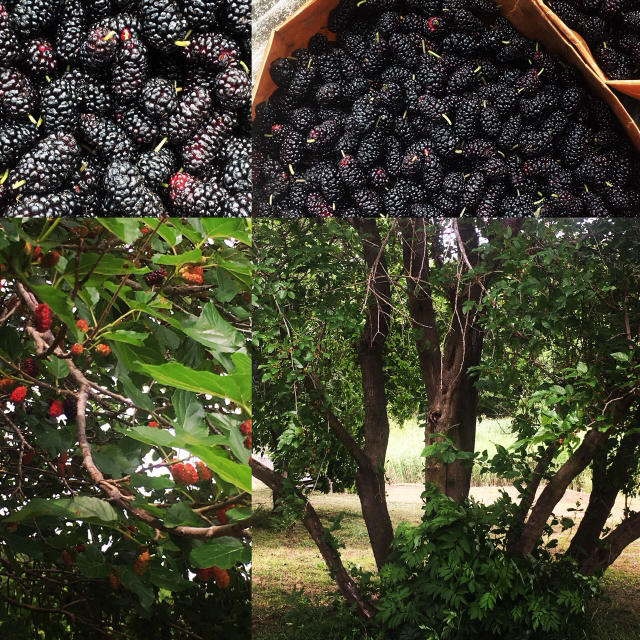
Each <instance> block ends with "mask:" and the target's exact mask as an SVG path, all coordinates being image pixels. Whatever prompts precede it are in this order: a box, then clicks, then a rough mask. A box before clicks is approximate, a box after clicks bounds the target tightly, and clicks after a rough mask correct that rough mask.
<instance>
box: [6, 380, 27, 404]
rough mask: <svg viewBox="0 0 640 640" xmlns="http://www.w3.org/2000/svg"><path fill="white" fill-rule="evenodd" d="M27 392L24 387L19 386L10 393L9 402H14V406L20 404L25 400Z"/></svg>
mask: <svg viewBox="0 0 640 640" xmlns="http://www.w3.org/2000/svg"><path fill="white" fill-rule="evenodd" d="M27 391H28V389H27V387H26V386H25V385H20V386H19V387H16V388H15V389H14V390H13V391H12V392H11V395H10V396H9V400H11V402H15V403H16V404H20V403H21V402H22V401H23V400H24V399H25V396H26V395H27Z"/></svg>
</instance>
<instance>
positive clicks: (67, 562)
mask: <svg viewBox="0 0 640 640" xmlns="http://www.w3.org/2000/svg"><path fill="white" fill-rule="evenodd" d="M60 557H61V558H62V562H64V566H65V567H71V566H72V565H73V558H72V557H71V554H70V553H69V552H68V551H67V550H66V549H65V550H64V551H63V552H62V553H61V554H60Z"/></svg>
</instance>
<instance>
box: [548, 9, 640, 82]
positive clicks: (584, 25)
mask: <svg viewBox="0 0 640 640" xmlns="http://www.w3.org/2000/svg"><path fill="white" fill-rule="evenodd" d="M547 4H548V5H549V6H550V7H551V9H552V10H553V11H554V13H555V14H556V15H557V16H558V17H560V18H561V19H562V21H563V22H564V23H565V24H566V25H567V26H568V27H571V28H572V29H573V30H574V31H576V32H577V33H579V34H580V35H581V36H582V37H583V38H584V39H585V40H586V42H587V44H588V45H589V48H590V49H591V53H592V54H593V56H594V58H595V59H596V61H597V62H598V64H599V65H600V68H601V69H602V70H603V71H604V73H605V74H606V75H607V76H609V78H612V79H617V80H631V79H633V80H637V79H639V78H640V4H638V3H637V2H636V1H635V0H558V1H557V2H556V1H555V0H553V2H551V1H548V2H547Z"/></svg>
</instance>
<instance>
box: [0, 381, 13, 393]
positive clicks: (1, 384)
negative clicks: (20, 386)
mask: <svg viewBox="0 0 640 640" xmlns="http://www.w3.org/2000/svg"><path fill="white" fill-rule="evenodd" d="M14 384H15V381H14V380H13V379H12V378H2V379H0V393H6V392H7V391H9V389H11V387H13V385H14Z"/></svg>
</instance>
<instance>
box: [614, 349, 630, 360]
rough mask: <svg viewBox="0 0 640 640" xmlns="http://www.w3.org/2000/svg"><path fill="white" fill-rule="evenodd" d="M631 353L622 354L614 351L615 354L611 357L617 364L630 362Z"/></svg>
mask: <svg viewBox="0 0 640 640" xmlns="http://www.w3.org/2000/svg"><path fill="white" fill-rule="evenodd" d="M631 356H632V354H631V353H622V352H620V351H616V353H612V354H611V357H612V358H613V359H614V360H617V361H618V362H629V361H630V360H631Z"/></svg>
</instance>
